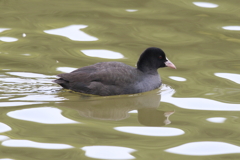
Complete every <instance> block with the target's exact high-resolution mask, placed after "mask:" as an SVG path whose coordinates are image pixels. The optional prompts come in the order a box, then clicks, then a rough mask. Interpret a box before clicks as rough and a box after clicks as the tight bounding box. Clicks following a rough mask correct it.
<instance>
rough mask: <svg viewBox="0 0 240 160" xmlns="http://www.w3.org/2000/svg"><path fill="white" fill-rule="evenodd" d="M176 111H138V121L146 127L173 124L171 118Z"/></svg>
mask: <svg viewBox="0 0 240 160" xmlns="http://www.w3.org/2000/svg"><path fill="white" fill-rule="evenodd" d="M173 113H174V111H168V112H165V111H161V110H157V109H152V108H143V109H139V110H138V121H139V123H141V124H142V125H145V126H163V125H168V124H170V123H171V121H170V120H169V116H170V115H172V114H173Z"/></svg>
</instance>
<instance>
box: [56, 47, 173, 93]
mask: <svg viewBox="0 0 240 160" xmlns="http://www.w3.org/2000/svg"><path fill="white" fill-rule="evenodd" d="M162 67H170V68H174V69H176V67H175V65H174V64H173V63H172V62H170V61H169V60H168V59H167V57H166V56H165V53H164V52H163V51H162V50H161V49H160V48H156V47H150V48H147V49H146V50H145V51H144V52H143V53H142V54H141V56H140V58H139V60H138V62H137V68H134V67H131V66H129V65H126V64H124V63H121V62H100V63H96V64H94V65H91V66H86V67H82V68H79V69H76V70H74V71H72V72H71V73H63V74H59V75H57V76H58V77H60V78H59V79H56V80H54V82H55V83H57V84H59V85H61V86H62V87H63V88H66V89H70V90H73V91H76V92H81V93H86V94H93V95H100V96H111V95H121V94H135V93H141V92H146V91H150V90H153V89H156V88H158V87H160V86H161V84H162V81H161V78H160V76H159V74H158V72H157V69H158V68H162Z"/></svg>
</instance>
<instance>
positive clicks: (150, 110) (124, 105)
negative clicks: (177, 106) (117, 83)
mask: <svg viewBox="0 0 240 160" xmlns="http://www.w3.org/2000/svg"><path fill="white" fill-rule="evenodd" d="M160 99H161V95H160V94H159V93H158V90H154V91H150V92H147V93H142V94H137V95H124V96H115V97H104V98H103V97H95V96H93V97H89V98H86V97H85V98H84V100H83V99H81V100H79V101H77V102H76V100H71V99H70V100H68V101H65V102H63V103H61V104H60V105H61V106H65V107H68V108H72V109H75V110H77V111H78V113H79V115H80V116H81V117H86V118H92V119H97V120H112V121H119V120H123V119H126V118H128V117H129V116H130V114H129V112H130V111H132V110H137V111H138V121H139V123H141V124H143V125H145V126H162V125H165V124H169V123H170V120H169V116H170V115H171V114H173V113H174V112H173V111H169V112H165V111H161V110H158V108H159V105H160Z"/></svg>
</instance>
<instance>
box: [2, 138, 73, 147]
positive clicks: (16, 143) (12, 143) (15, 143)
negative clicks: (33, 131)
mask: <svg viewBox="0 0 240 160" xmlns="http://www.w3.org/2000/svg"><path fill="white" fill-rule="evenodd" d="M2 145H3V146H7V147H31V148H41V149H69V148H73V147H72V146H70V145H67V144H53V143H39V142H33V141H30V140H13V139H11V140H6V141H3V142H2Z"/></svg>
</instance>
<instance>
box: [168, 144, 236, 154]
mask: <svg viewBox="0 0 240 160" xmlns="http://www.w3.org/2000/svg"><path fill="white" fill-rule="evenodd" d="M165 151H166V152H170V153H175V154H183V155H191V156H207V155H218V154H231V153H240V147H239V146H236V145H233V144H229V143H225V142H210V141H203V142H191V143H186V144H183V145H180V146H177V147H173V148H169V149H167V150H165Z"/></svg>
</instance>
